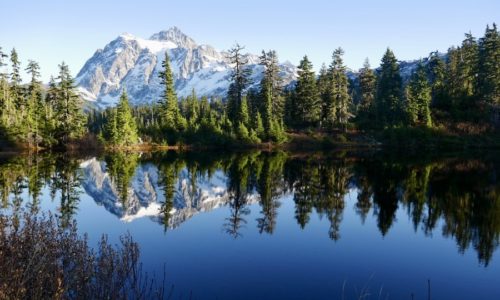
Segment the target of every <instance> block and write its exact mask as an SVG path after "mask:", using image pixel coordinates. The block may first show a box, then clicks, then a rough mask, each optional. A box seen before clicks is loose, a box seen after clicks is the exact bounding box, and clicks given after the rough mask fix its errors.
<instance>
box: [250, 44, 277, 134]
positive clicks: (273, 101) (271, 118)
mask: <svg viewBox="0 0 500 300" xmlns="http://www.w3.org/2000/svg"><path fill="white" fill-rule="evenodd" d="M260 60H261V61H260V64H261V65H262V66H264V77H263V79H262V81H261V83H260V98H261V99H262V103H261V105H260V107H261V113H262V116H263V125H264V129H265V132H266V136H261V137H260V138H262V139H267V140H274V141H280V140H282V138H283V137H284V128H283V125H282V124H283V111H284V98H283V95H282V85H283V82H282V81H283V80H282V79H281V77H280V74H279V71H280V70H279V65H278V56H277V54H276V51H274V50H270V51H268V52H267V53H266V52H265V51H262V56H261V57H260ZM256 129H257V130H258V128H256Z"/></svg>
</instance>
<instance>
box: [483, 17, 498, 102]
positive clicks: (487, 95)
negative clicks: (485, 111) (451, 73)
mask: <svg viewBox="0 0 500 300" xmlns="http://www.w3.org/2000/svg"><path fill="white" fill-rule="evenodd" d="M478 79H479V82H478V85H479V86H478V90H479V95H480V97H481V99H482V100H484V102H486V103H488V104H496V105H500V35H499V33H498V30H497V25H496V24H495V23H493V27H492V28H490V27H489V25H488V26H487V27H486V32H485V33H484V37H483V38H481V39H480V40H479V76H478Z"/></svg>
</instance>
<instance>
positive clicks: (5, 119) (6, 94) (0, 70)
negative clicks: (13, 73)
mask: <svg viewBox="0 0 500 300" xmlns="http://www.w3.org/2000/svg"><path fill="white" fill-rule="evenodd" d="M7 57H8V55H7V54H5V53H4V52H3V51H2V47H0V125H3V126H6V127H7V126H9V125H10V120H11V118H12V114H11V113H10V111H11V109H12V107H13V105H12V100H11V98H10V87H9V82H8V77H9V76H8V74H7V73H5V72H4V67H5V66H6V65H7V64H6V63H5V62H4V59H6V58H7ZM4 134H5V132H3V133H1V134H0V137H1V136H2V135H4Z"/></svg>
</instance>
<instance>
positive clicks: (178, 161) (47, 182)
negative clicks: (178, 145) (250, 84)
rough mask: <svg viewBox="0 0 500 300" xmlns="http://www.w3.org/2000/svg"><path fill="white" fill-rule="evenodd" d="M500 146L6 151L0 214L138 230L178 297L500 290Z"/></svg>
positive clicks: (467, 294)
mask: <svg viewBox="0 0 500 300" xmlns="http://www.w3.org/2000/svg"><path fill="white" fill-rule="evenodd" d="M499 175H500V155H499V154H498V153H480V154H476V155H468V156H462V155H460V156H457V155H449V156H446V155H443V156H442V157H439V156H438V157H434V156H433V157H418V156H417V157H412V158H408V157H407V158H403V157H401V156H400V155H394V154H386V153H373V154H366V153H361V154H360V153H358V154H349V153H329V154H321V155H320V154H286V153H281V152H280V153H259V152H252V153H241V154H234V153H232V154H216V153H198V154H196V153H188V154H176V153H155V154H140V155H139V154H119V155H102V156H98V157H93V156H89V157H85V158H82V157H74V158H73V157H68V156H62V155H58V156H50V155H43V156H38V157H28V156H23V157H11V158H2V159H0V196H1V200H2V202H1V204H2V208H1V210H0V211H1V213H4V214H15V213H20V212H21V211H23V210H25V211H26V210H29V211H34V212H46V211H51V212H52V213H54V214H56V215H57V216H58V218H59V219H60V222H61V224H63V225H64V224H65V223H68V222H71V221H73V220H74V221H76V222H77V224H78V228H79V231H81V232H82V233H84V232H86V233H88V236H89V239H90V241H91V243H92V244H96V243H97V241H98V240H99V238H100V237H101V235H102V234H107V235H108V236H109V238H110V240H111V241H114V242H117V241H118V238H119V236H120V235H123V234H125V233H127V232H130V233H131V235H132V236H133V238H134V239H135V241H137V242H138V243H139V245H140V249H141V260H142V262H143V266H144V269H145V270H147V271H148V272H149V273H156V274H163V270H165V272H166V281H167V283H168V284H169V285H173V286H174V296H175V297H174V298H180V297H183V298H184V299H188V298H189V295H192V298H193V299H279V298H283V299H341V298H342V297H344V298H345V299H358V298H360V297H361V296H365V297H364V298H363V299H411V296H410V295H411V293H413V294H414V299H427V293H428V290H427V282H428V280H430V282H431V293H432V299H500V256H499V251H498V246H499V241H500V177H499Z"/></svg>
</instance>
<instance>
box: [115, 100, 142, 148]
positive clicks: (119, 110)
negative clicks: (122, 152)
mask: <svg viewBox="0 0 500 300" xmlns="http://www.w3.org/2000/svg"><path fill="white" fill-rule="evenodd" d="M116 127H117V137H116V138H117V144H118V145H125V146H130V145H133V144H136V143H137V141H138V140H139V138H138V135H137V125H136V121H135V119H134V117H133V116H132V110H131V109H130V105H129V103H128V96H127V92H126V91H125V90H123V91H122V94H121V96H120V101H119V102H118V105H117V107H116Z"/></svg>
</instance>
